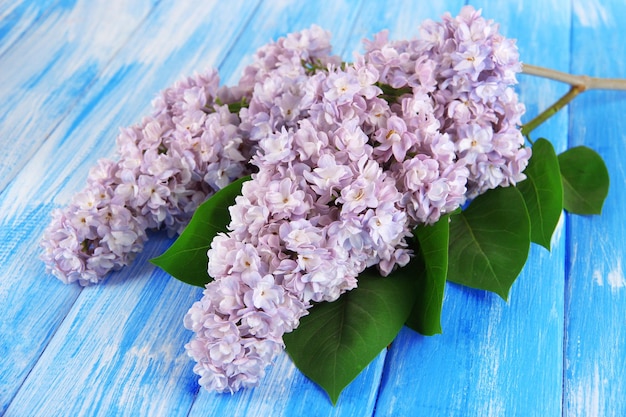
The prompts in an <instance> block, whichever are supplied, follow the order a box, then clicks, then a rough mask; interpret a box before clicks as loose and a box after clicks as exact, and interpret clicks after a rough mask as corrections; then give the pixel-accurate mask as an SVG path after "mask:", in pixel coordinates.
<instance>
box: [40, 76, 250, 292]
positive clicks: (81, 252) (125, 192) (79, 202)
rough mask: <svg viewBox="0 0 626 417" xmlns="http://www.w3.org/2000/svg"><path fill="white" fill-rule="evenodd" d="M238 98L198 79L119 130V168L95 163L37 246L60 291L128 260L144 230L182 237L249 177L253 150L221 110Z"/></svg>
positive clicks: (208, 79)
mask: <svg viewBox="0 0 626 417" xmlns="http://www.w3.org/2000/svg"><path fill="white" fill-rule="evenodd" d="M237 91H240V90H234V89H232V91H231V90H229V89H225V88H223V87H219V78H218V75H217V72H216V71H214V70H211V71H209V72H207V73H204V74H197V75H195V76H193V77H189V78H187V79H184V80H182V81H180V82H178V83H176V84H175V85H174V86H173V87H170V88H168V89H166V90H164V91H163V92H162V93H161V95H160V96H159V97H158V98H157V99H155V100H154V102H153V107H154V112H153V114H152V115H151V116H150V117H146V118H144V119H143V121H142V122H141V124H139V125H135V126H132V127H129V128H125V129H121V132H120V134H119V136H118V138H117V148H118V153H119V160H118V161H113V160H108V159H103V160H100V161H98V163H97V165H96V166H95V167H94V168H93V169H92V170H91V171H90V173H89V176H88V178H87V185H86V187H85V188H84V190H83V191H81V192H80V193H78V194H76V195H75V196H74V198H73V200H72V202H71V203H70V204H69V206H67V207H66V208H64V209H56V210H54V212H53V215H52V221H51V223H50V225H49V226H48V227H47V229H46V230H45V232H44V234H43V237H42V241H41V245H42V247H43V249H44V253H43V255H42V259H43V260H44V262H45V263H46V266H47V269H48V270H49V271H50V272H52V273H53V274H54V275H55V276H57V277H58V278H59V279H61V280H62V281H63V282H65V283H70V282H75V281H78V282H79V283H80V284H81V285H88V284H92V283H97V282H99V281H100V280H101V279H102V278H103V277H104V276H105V275H106V274H107V273H108V272H109V271H111V270H114V269H118V268H120V267H121V266H124V265H127V264H129V263H130V262H131V261H132V260H133V258H134V257H135V255H136V254H137V253H138V252H140V251H141V250H142V249H143V245H144V242H145V241H146V238H147V235H146V231H147V230H149V229H156V228H167V229H168V230H170V231H172V232H176V233H178V232H181V231H182V229H183V228H184V226H185V225H186V224H187V223H188V221H189V219H190V218H191V215H192V214H193V212H194V211H195V209H196V208H197V207H198V205H199V204H201V203H202V202H203V201H204V200H206V198H207V197H208V196H210V195H211V194H213V193H214V192H215V191H217V190H219V189H220V188H223V187H224V186H226V185H227V184H229V183H230V182H232V181H233V180H234V179H237V178H240V177H242V176H243V175H246V174H248V173H249V164H248V161H249V159H250V157H251V154H252V152H253V147H252V146H251V145H250V142H249V141H248V140H247V139H246V135H245V132H243V131H242V130H241V129H240V128H239V124H240V120H239V117H238V116H237V115H236V114H233V113H231V112H230V111H229V107H228V105H227V104H223V103H225V102H233V101H237V100H241V99H242V93H238V92H237ZM223 97H226V99H224V98H223Z"/></svg>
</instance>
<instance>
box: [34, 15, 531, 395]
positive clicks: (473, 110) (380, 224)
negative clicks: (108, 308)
mask: <svg viewBox="0 0 626 417" xmlns="http://www.w3.org/2000/svg"><path fill="white" fill-rule="evenodd" d="M420 34H421V39H415V40H401V41H390V40H388V37H387V33H386V32H381V33H379V34H377V35H375V36H374V38H373V39H372V40H370V41H366V42H365V53H364V54H363V55H357V56H356V58H355V61H354V63H353V64H344V65H342V63H341V61H340V59H339V57H337V56H334V55H331V52H330V51H331V46H330V37H329V34H328V33H327V32H325V31H323V30H322V29H320V28H319V27H316V26H313V27H311V28H310V29H307V30H303V31H301V32H297V33H292V34H289V35H287V36H286V37H284V38H281V39H279V40H277V41H276V42H272V43H270V44H268V45H265V46H264V47H262V48H261V49H259V50H258V51H257V53H256V54H255V57H254V61H253V63H252V64H251V65H249V66H248V67H247V68H245V70H244V73H243V75H242V77H241V79H240V81H239V83H238V85H236V86H234V87H220V86H219V79H218V77H217V73H216V72H215V71H209V72H206V73H204V74H197V75H195V76H193V77H189V78H186V79H184V80H182V81H180V82H179V83H177V84H176V85H174V86H173V87H171V88H168V89H166V90H165V91H164V92H163V93H162V94H161V95H160V96H159V97H157V99H155V101H154V103H153V105H154V108H155V110H154V112H153V114H152V115H151V116H150V117H146V118H145V119H144V120H143V121H142V122H141V123H140V124H138V125H136V126H132V127H129V128H125V129H122V130H121V132H120V135H119V136H118V142H117V143H118V152H119V155H120V158H119V160H118V161H116V162H114V161H108V160H107V161H102V162H100V163H99V164H98V165H97V166H96V167H95V168H94V169H93V170H92V171H91V172H90V175H89V178H88V180H87V183H88V186H87V187H86V188H85V190H84V191H82V192H81V193H78V194H77V195H76V196H75V198H74V200H73V201H72V203H71V204H70V205H69V206H68V207H67V208H66V209H65V210H56V211H55V212H54V214H53V220H52V223H51V225H50V226H49V227H48V229H46V232H45V233H44V239H43V242H42V246H43V247H44V251H45V253H44V255H43V258H44V260H45V261H46V263H47V265H48V268H49V269H50V270H51V271H52V272H53V273H54V274H55V275H57V276H58V277H59V278H61V279H62V280H64V281H65V282H73V281H79V282H80V283H81V284H82V285H86V284H89V283H94V282H98V281H99V280H100V279H101V278H102V277H103V276H104V275H105V274H106V273H107V272H108V271H110V270H113V269H116V268H119V267H121V266H122V265H126V264H128V263H129V262H131V261H132V258H133V257H134V256H135V255H136V253H138V252H139V251H141V249H142V247H143V243H144V242H145V240H146V230H148V229H152V228H166V229H168V230H170V231H171V232H173V233H176V232H180V231H182V229H183V227H184V226H185V224H186V222H187V221H188V220H189V218H190V216H191V214H192V213H193V211H194V210H195V209H196V207H197V206H198V205H199V204H200V203H201V202H202V201H204V200H205V199H206V198H207V197H209V196H210V195H211V194H212V193H214V192H215V191H217V190H219V189H220V188H223V187H225V186H226V185H227V184H229V183H230V182H231V181H233V180H234V179H236V178H239V177H241V176H243V175H246V174H249V173H252V175H251V178H252V179H251V180H250V181H248V182H246V183H244V185H243V187H242V191H241V195H240V196H238V197H237V198H236V199H235V204H234V205H233V206H232V207H230V209H229V211H230V215H231V222H230V224H229V225H228V231H227V233H222V234H219V235H217V236H216V237H215V238H214V239H213V241H212V243H211V247H210V249H209V251H208V257H209V263H208V265H207V271H208V273H209V275H210V276H211V277H212V278H213V279H214V280H213V281H212V282H210V283H209V284H207V285H206V288H205V290H204V293H203V297H202V299H201V300H199V301H198V302H196V303H194V305H193V306H192V307H191V308H190V310H189V312H188V314H187V315H186V316H185V319H184V325H185V327H186V328H188V329H189V330H192V331H193V332H194V336H193V338H192V340H191V341H190V342H189V343H188V344H187V345H186V349H187V352H188V354H189V355H190V356H191V357H192V358H193V359H194V360H195V361H196V362H197V364H196V366H195V367H194V372H196V373H197V374H198V375H199V376H200V384H201V385H202V386H204V387H206V388H207V389H210V390H216V391H219V392H225V391H230V392H233V391H236V390H238V389H240V388H243V387H249V386H253V385H256V384H257V383H258V382H259V380H260V379H261V378H262V377H263V375H264V372H265V369H266V367H267V366H268V365H269V364H270V363H271V362H272V360H273V358H274V357H275V355H276V354H277V353H279V352H280V351H281V350H282V348H283V342H282V338H283V335H284V334H285V333H287V332H290V331H292V330H294V329H295V328H296V327H297V326H298V324H299V320H300V318H301V317H303V316H304V315H306V314H307V311H308V309H309V308H310V307H311V305H312V303H315V302H322V301H328V302H332V301H335V300H336V299H337V298H339V297H340V296H341V294H343V293H345V292H346V291H350V290H351V289H353V288H355V287H356V286H357V285H358V276H359V274H361V273H362V272H363V271H364V270H365V269H366V268H368V267H372V266H376V267H377V268H378V270H379V272H380V273H381V275H383V276H386V275H389V274H391V273H392V272H393V271H394V270H395V269H396V268H399V267H402V266H404V265H406V264H407V263H408V262H409V260H410V256H411V255H412V253H411V251H410V250H409V248H408V244H407V242H406V239H407V237H408V236H410V235H411V233H410V231H411V230H412V229H413V228H415V227H416V226H418V225H422V224H432V223H434V222H436V221H438V220H439V219H440V218H441V216H442V215H444V214H446V213H450V212H452V211H454V210H456V209H457V208H459V207H461V206H462V205H463V204H465V203H466V201H467V200H468V199H472V198H474V197H476V196H477V195H479V194H481V193H483V192H485V191H486V190H488V189H490V188H495V187H498V186H508V185H514V184H516V183H517V182H518V181H521V180H522V179H523V178H524V174H523V170H524V168H525V167H526V165H527V163H528V158H529V157H530V149H528V148H524V147H523V140H522V136H521V134H520V132H519V129H518V125H519V123H520V118H521V115H522V114H523V112H524V106H523V105H522V104H521V103H519V102H518V98H517V95H516V94H515V92H514V90H513V85H514V84H515V83H516V78H515V77H516V73H517V72H519V71H520V68H521V67H520V64H519V60H518V53H517V49H516V47H515V43H514V41H512V40H509V39H506V38H504V37H503V36H502V35H500V34H499V33H498V27H497V25H495V24H494V23H493V22H491V21H487V20H486V19H484V18H482V17H481V15H480V12H479V11H476V10H475V9H473V8H471V7H464V8H463V9H462V10H461V13H460V14H459V16H457V17H452V16H450V15H449V14H446V15H445V16H444V17H443V19H442V21H441V22H433V21H427V22H425V23H424V24H423V25H422V27H421V28H420Z"/></svg>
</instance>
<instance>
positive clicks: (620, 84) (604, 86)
mask: <svg viewBox="0 0 626 417" xmlns="http://www.w3.org/2000/svg"><path fill="white" fill-rule="evenodd" d="M522 73H523V74H528V75H535V76H538V77H543V78H550V79H551V80H556V81H561V82H564V83H567V84H569V85H572V86H581V87H583V90H626V79H623V78H598V77H590V76H588V75H573V74H568V73H566V72H561V71H556V70H553V69H549V68H543V67H538V66H535V65H529V64H524V65H523V67H522Z"/></svg>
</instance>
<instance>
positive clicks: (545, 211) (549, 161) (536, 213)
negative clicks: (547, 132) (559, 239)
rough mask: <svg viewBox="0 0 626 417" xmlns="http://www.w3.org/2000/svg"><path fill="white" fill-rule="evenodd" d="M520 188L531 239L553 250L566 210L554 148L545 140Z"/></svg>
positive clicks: (540, 142)
mask: <svg viewBox="0 0 626 417" xmlns="http://www.w3.org/2000/svg"><path fill="white" fill-rule="evenodd" d="M524 173H525V174H526V177H527V178H526V179H525V180H524V181H522V182H520V183H519V184H518V185H517V188H518V189H519V190H520V192H521V193H522V196H523V197H524V201H525V202H526V208H527V209H528V214H529V216H530V226H531V227H530V240H531V241H533V242H535V243H537V244H539V245H541V246H543V247H544V248H546V249H548V250H550V242H551V240H552V234H553V233H554V229H556V225H557V224H558V222H559V218H560V217H561V213H562V211H563V185H562V182H561V172H560V170H559V160H558V158H557V156H556V152H554V147H553V146H552V144H551V143H550V142H548V141H547V140H545V139H539V140H537V141H536V142H535V144H534V145H533V155H532V157H531V158H530V162H529V164H528V167H527V168H526V170H525V171H524Z"/></svg>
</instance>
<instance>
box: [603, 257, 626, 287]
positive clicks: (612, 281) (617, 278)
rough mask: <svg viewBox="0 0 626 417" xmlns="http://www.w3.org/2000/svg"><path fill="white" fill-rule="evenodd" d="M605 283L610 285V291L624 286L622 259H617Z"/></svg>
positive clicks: (625, 283) (625, 282)
mask: <svg viewBox="0 0 626 417" xmlns="http://www.w3.org/2000/svg"><path fill="white" fill-rule="evenodd" d="M606 281H607V283H608V284H609V286H610V287H611V290H612V291H616V290H617V289H619V288H622V287H625V286H626V279H624V272H622V259H621V258H620V259H618V260H617V266H616V267H615V269H613V270H612V271H611V272H609V275H608V277H607V280H606Z"/></svg>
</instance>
